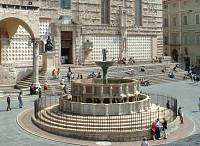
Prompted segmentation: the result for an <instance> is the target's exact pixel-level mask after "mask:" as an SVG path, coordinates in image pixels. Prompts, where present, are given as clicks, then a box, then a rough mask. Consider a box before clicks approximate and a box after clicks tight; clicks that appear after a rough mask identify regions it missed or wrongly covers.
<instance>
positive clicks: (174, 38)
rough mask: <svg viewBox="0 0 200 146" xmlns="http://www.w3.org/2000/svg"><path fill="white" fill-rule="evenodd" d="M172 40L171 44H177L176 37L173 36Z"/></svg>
mask: <svg viewBox="0 0 200 146" xmlns="http://www.w3.org/2000/svg"><path fill="white" fill-rule="evenodd" d="M172 39H173V40H172V42H173V44H174V45H175V44H176V43H177V37H176V35H173V37H172Z"/></svg>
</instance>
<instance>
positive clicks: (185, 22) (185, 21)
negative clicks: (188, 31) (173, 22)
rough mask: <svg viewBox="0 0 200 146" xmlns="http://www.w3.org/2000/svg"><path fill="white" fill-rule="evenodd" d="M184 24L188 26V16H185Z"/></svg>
mask: <svg viewBox="0 0 200 146" xmlns="http://www.w3.org/2000/svg"><path fill="white" fill-rule="evenodd" d="M183 24H184V25H187V24H188V22H187V16H183Z"/></svg>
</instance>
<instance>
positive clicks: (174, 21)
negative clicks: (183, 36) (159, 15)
mask: <svg viewBox="0 0 200 146" xmlns="http://www.w3.org/2000/svg"><path fill="white" fill-rule="evenodd" d="M172 24H173V26H176V17H173V18H172Z"/></svg>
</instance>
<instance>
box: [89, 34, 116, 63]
mask: <svg viewBox="0 0 200 146" xmlns="http://www.w3.org/2000/svg"><path fill="white" fill-rule="evenodd" d="M87 39H89V40H90V41H92V42H93V50H92V60H102V57H103V56H102V49H107V50H108V55H107V56H108V59H109V60H111V59H112V58H118V56H119V50H120V36H117V35H116V36H87Z"/></svg>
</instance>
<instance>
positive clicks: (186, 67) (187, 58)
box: [184, 57, 190, 70]
mask: <svg viewBox="0 0 200 146" xmlns="http://www.w3.org/2000/svg"><path fill="white" fill-rule="evenodd" d="M184 62H185V70H189V69H190V57H184Z"/></svg>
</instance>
